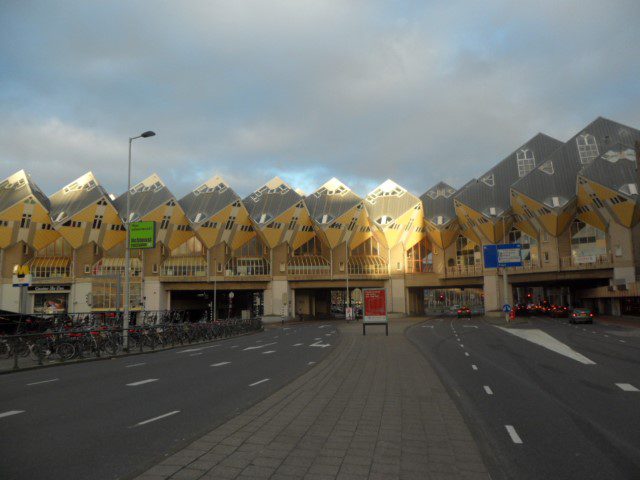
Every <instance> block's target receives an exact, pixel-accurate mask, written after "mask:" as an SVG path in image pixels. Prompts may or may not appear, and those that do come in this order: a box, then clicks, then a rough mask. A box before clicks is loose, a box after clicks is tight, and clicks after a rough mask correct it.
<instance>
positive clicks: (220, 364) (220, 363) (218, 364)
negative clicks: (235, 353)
mask: <svg viewBox="0 0 640 480" xmlns="http://www.w3.org/2000/svg"><path fill="white" fill-rule="evenodd" d="M230 363H231V362H219V363H212V364H211V365H209V366H210V367H221V366H223V365H229V364H230Z"/></svg>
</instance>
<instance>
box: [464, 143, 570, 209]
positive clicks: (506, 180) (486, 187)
mask: <svg viewBox="0 0 640 480" xmlns="http://www.w3.org/2000/svg"><path fill="white" fill-rule="evenodd" d="M562 145H563V143H562V142H561V141H560V140H556V139H555V138H552V137H550V136H548V135H545V134H543V133H539V134H537V135H536V136H534V137H533V138H531V139H530V140H528V141H527V142H526V143H524V144H523V145H521V146H519V147H518V148H517V149H516V150H514V151H513V152H511V153H510V154H509V155H508V156H507V157H506V158H504V159H503V160H501V161H500V162H499V163H498V164H497V165H495V166H494V167H492V168H491V169H490V170H488V171H487V172H485V173H484V174H482V175H481V176H480V177H479V178H478V179H477V180H475V181H474V182H470V183H468V184H467V186H466V187H464V188H461V189H460V190H459V191H458V193H457V194H456V200H458V201H460V202H462V203H463V204H465V205H468V206H469V207H471V208H473V209H474V210H476V211H478V212H480V213H482V214H484V215H487V216H491V215H492V213H491V210H490V209H491V208H494V209H495V213H494V214H493V216H499V215H501V214H502V213H503V212H506V211H507V210H509V208H510V206H511V199H510V188H511V185H512V184H513V183H514V182H515V181H517V180H518V179H519V178H521V175H522V176H524V175H526V173H525V172H527V170H524V169H519V167H518V157H520V158H521V159H522V160H523V161H524V162H534V165H535V164H536V163H535V162H539V159H543V158H546V157H547V156H548V155H549V154H551V153H552V152H553V151H554V150H557V149H558V148H560V147H561V146H562ZM524 162H523V163H524ZM523 167H524V165H523Z"/></svg>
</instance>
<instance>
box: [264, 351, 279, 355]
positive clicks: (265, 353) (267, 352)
mask: <svg viewBox="0 0 640 480" xmlns="http://www.w3.org/2000/svg"><path fill="white" fill-rule="evenodd" d="M269 353H276V351H275V350H267V351H266V352H262V354H263V355H267V354H269Z"/></svg>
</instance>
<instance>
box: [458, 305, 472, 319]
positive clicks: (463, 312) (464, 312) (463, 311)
mask: <svg viewBox="0 0 640 480" xmlns="http://www.w3.org/2000/svg"><path fill="white" fill-rule="evenodd" d="M470 316H471V309H470V308H469V307H460V308H459V309H458V318H461V317H470Z"/></svg>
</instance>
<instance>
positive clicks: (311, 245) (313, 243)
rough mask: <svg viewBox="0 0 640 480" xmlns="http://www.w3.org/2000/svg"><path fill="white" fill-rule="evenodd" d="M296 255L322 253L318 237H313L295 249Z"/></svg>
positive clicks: (294, 253)
mask: <svg viewBox="0 0 640 480" xmlns="http://www.w3.org/2000/svg"><path fill="white" fill-rule="evenodd" d="M293 255H294V256H296V257H297V256H302V255H322V245H321V244H320V241H319V240H318V237H312V238H311V239H310V240H309V241H308V242H307V243H305V244H303V245H300V246H299V247H298V248H296V249H295V250H294V251H293Z"/></svg>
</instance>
